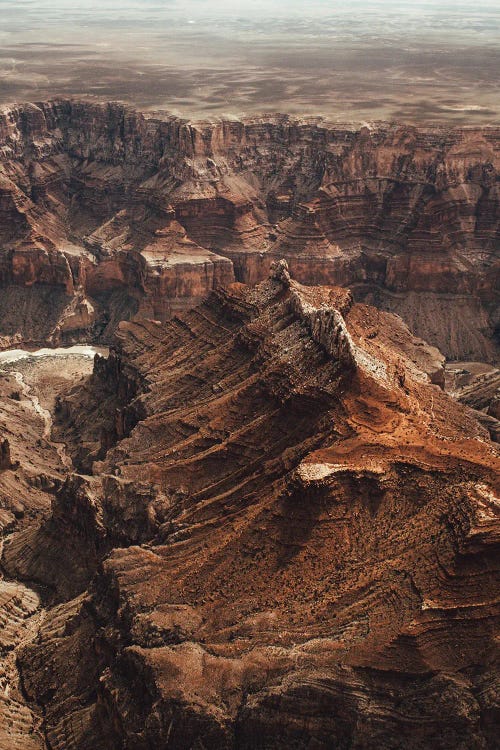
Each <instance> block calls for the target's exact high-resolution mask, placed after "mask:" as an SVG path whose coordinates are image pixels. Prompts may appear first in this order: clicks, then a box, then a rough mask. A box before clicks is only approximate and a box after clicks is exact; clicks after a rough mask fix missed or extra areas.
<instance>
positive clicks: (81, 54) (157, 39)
mask: <svg viewBox="0 0 500 750" xmlns="http://www.w3.org/2000/svg"><path fill="white" fill-rule="evenodd" d="M0 19H1V20H0V42H1V46H0V102H2V103H8V102H12V101H15V100H17V101H20V100H40V99H45V98H50V97H54V96H69V95H72V96H91V97H95V98H97V99H118V100H122V101H126V102H130V103H132V104H134V105H136V106H138V107H140V108H145V109H166V110H169V111H171V112H174V113H176V114H179V115H183V116H187V117H206V116H210V115H212V114H215V115H237V116H241V115H244V114H255V113H257V112H259V113H260V112H269V111H281V112H287V113H290V114H296V115H324V116H326V117H329V118H332V119H337V120H358V121H362V120H366V119H402V120H407V121H414V122H424V123H425V122H428V123H433V122H448V121H451V122H457V123H462V122H471V123H477V124H479V123H483V122H485V123H487V122H498V121H499V110H498V102H497V100H498V70H499V69H500V9H499V8H498V7H497V4H496V3H495V2H493V1H492V0H482V1H480V2H479V3H478V4H477V5H475V6H471V4H470V3H464V2H454V1H453V0H444V1H443V2H439V3H436V2H433V1H432V0H419V1H418V2H408V1H406V2H396V1H395V0H353V2H351V3H350V5H349V7H347V6H346V4H345V3H343V2H338V1H337V2H332V0H313V2H309V3H307V6H304V3H302V2H299V1H298V0H292V1H291V2H286V3H285V2H281V1H278V0H270V1H267V2H264V0H256V1H255V2H252V3H249V2H242V1H241V0H235V2H230V3H227V2H216V1H212V0H209V1H206V0H188V1H187V2H180V0H164V2H159V1H158V0H156V1H155V0H104V1H103V2H98V1H97V0H89V2H86V3H85V4H84V5H82V6H75V5H74V4H73V3H71V2H65V1H63V0H0Z"/></svg>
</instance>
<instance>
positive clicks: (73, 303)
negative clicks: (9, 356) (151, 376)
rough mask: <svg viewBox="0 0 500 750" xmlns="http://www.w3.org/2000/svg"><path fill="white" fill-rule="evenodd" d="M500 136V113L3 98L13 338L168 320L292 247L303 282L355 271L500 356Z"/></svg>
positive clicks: (359, 289) (478, 354) (446, 340)
mask: <svg viewBox="0 0 500 750" xmlns="http://www.w3.org/2000/svg"><path fill="white" fill-rule="evenodd" d="M499 142H500V131H499V130H498V128H493V127H489V128H456V129H446V128H433V129H428V130H425V129H418V128H415V127H410V126H404V125H397V124H391V123H374V124H372V125H370V126H364V127H362V128H358V127H357V126H354V125H346V126H338V125H331V124H328V123H326V122H323V121H321V120H300V121H299V120H292V119H290V118H288V117H284V116H276V117H270V118H267V119H265V118H254V119H250V120H247V121H244V122H239V121H231V122H220V121H218V122H213V123H209V122H206V123H203V122H201V123H190V122H186V121H182V120H179V119H178V118H175V117H172V116H168V115H165V114H158V115H154V116H153V115H151V114H148V115H142V114H140V113H138V112H134V111H133V110H131V109H128V108H126V107H124V106H122V105H118V104H109V105H97V104H91V103H81V102H72V101H55V102H48V103H39V104H36V105H34V104H30V105H23V106H19V107H17V108H11V109H4V110H2V112H1V113H0V284H1V286H2V296H1V299H0V320H1V321H2V322H1V330H0V333H1V335H2V336H3V337H4V339H3V343H4V344H6V345H7V344H9V343H10V342H12V341H14V340H16V339H21V340H24V341H32V342H38V341H43V342H45V341H47V340H52V341H54V342H58V341H60V340H63V341H64V340H76V339H78V338H81V337H83V336H85V337H88V336H89V335H92V336H94V337H101V338H102V337H104V338H105V337H106V336H108V335H109V334H110V333H111V332H112V330H113V329H114V328H115V327H116V324H117V323H118V322H119V320H121V319H130V318H132V317H134V316H135V315H138V316H139V317H149V318H154V319H159V320H166V319H168V318H169V317H171V315H172V314H175V313H176V312H178V311H180V310H183V309H187V308H189V307H193V306H195V305H196V304H198V303H199V302H200V301H201V300H202V299H204V298H205V297H206V296H207V294H208V293H209V292H210V291H211V290H212V289H213V288H215V287H216V286H218V285H220V284H225V283H228V282H230V281H232V280H234V279H235V278H236V279H237V280H239V281H242V282H245V283H255V282H258V281H260V280H262V279H264V278H266V276H267V274H268V271H269V267H270V264H271V262H272V261H273V259H277V258H282V257H283V258H286V259H287V261H288V263H289V267H290V272H291V274H292V277H294V278H296V279H297V280H298V281H300V282H302V283H304V284H312V285H314V284H331V283H333V284H337V285H346V286H350V287H351V288H352V289H353V292H354V294H355V297H356V299H358V300H364V301H368V302H370V303H372V304H376V305H377V306H380V307H381V308H383V309H387V310H390V311H393V312H396V313H398V314H400V315H401V316H402V317H403V318H404V319H405V320H406V322H407V323H408V324H409V325H410V327H411V329H412V330H413V332H414V333H415V334H417V335H419V336H421V337H423V338H425V339H426V340H428V341H430V342H431V343H432V344H434V345H436V346H438V347H439V348H440V349H441V350H442V351H443V352H444V353H445V354H446V355H447V356H448V357H449V358H452V359H478V360H482V361H495V360H496V359H498V341H497V339H495V330H497V328H498V325H499V318H498V310H499V307H500V306H499V268H500V265H499V255H498V254H499V248H500V241H499V239H500V237H499V220H500V200H499V187H498V185H499V182H498V180H499V156H498V154H499ZM49 300H50V301H49ZM14 311H15V312H14Z"/></svg>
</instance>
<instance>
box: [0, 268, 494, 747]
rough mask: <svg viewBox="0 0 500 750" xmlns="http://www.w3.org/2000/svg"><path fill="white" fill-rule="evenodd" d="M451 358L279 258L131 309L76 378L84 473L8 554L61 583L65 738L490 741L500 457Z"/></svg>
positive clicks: (37, 666) (41, 660) (55, 493)
mask: <svg viewBox="0 0 500 750" xmlns="http://www.w3.org/2000/svg"><path fill="white" fill-rule="evenodd" d="M443 364H444V358H443V356H442V355H441V354H440V353H439V351H438V350H437V349H435V348H434V347H432V346H429V345H427V344H425V343H424V342H423V341H422V340H420V339H417V338H416V337H415V336H413V335H412V334H411V333H410V331H409V330H408V328H407V327H406V325H405V324H404V323H403V322H402V321H401V319H400V318H398V317H397V316H395V315H393V314H391V313H387V312H383V311H380V310H378V309H376V308H374V307H370V306H368V305H366V304H363V303H356V302H355V300H354V299H353V296H352V294H351V293H350V292H349V291H348V290H346V289H345V288H340V287H327V286H303V285H300V284H299V283H298V282H296V281H295V280H293V279H292V278H291V276H290V273H289V269H288V268H287V265H286V263H285V262H284V261H280V262H278V263H274V264H273V265H272V268H271V271H270V275H269V277H268V279H267V280H266V281H264V282H261V283H260V284H258V285H257V286H253V287H248V286H245V285H243V284H241V283H238V282H235V283H232V284H230V285H227V286H226V287H224V288H218V289H217V290H215V291H213V292H212V293H211V294H210V295H209V297H208V299H207V300H206V301H205V302H204V303H203V304H201V305H199V306H197V307H196V308H194V309H193V310H191V311H187V312H184V313H180V314H179V315H178V316H176V317H175V318H174V319H171V320H169V321H167V322H165V323H161V322H159V321H153V320H142V319H137V320H135V321H128V322H122V323H121V325H120V326H119V327H118V329H117V331H116V333H115V339H114V345H113V347H112V350H111V353H110V355H109V357H107V358H104V357H96V359H95V361H94V370H93V373H92V375H91V376H90V377H87V378H84V379H81V380H80V379H79V380H78V381H77V382H76V383H75V384H74V385H73V386H72V387H70V388H69V390H68V389H67V390H66V391H65V392H60V393H59V398H58V401H57V408H56V414H55V429H56V432H55V435H54V437H57V440H59V441H64V442H65V443H66V446H67V449H66V450H67V454H68V455H69V456H71V458H72V459H73V466H74V468H75V470H76V471H77V472H78V473H77V474H71V473H70V475H69V476H67V477H66V478H65V479H64V477H60V478H59V481H57V482H56V483H55V484H54V486H53V489H52V502H51V505H50V510H49V509H47V508H45V510H44V511H43V512H42V513H35V510H34V511H33V516H34V521H32V522H31V524H25V525H24V527H23V528H21V529H19V530H18V531H17V532H15V533H14V535H13V536H12V537H11V538H10V539H9V540H8V543H7V544H6V545H5V548H4V552H3V559H2V564H3V566H4V569H5V570H6V571H7V572H8V574H9V575H10V576H11V577H12V578H14V579H22V580H27V581H30V582H37V583H39V584H42V589H41V590H42V591H43V592H46V593H44V596H45V599H44V603H45V606H46V611H45V612H44V616H43V617H42V618H40V620H39V621H38V622H37V624H36V628H35V629H34V631H33V635H32V637H31V638H26V639H25V640H24V641H23V643H22V644H21V645H20V646H19V648H18V650H17V661H18V664H19V666H20V669H21V674H22V684H23V696H24V699H25V701H27V702H28V705H29V706H30V709H32V710H33V711H34V712H35V715H36V716H37V717H38V720H39V723H38V725H37V726H38V727H40V728H41V732H42V735H43V738H46V739H47V744H46V746H47V747H50V748H53V749H55V750H68V749H71V750H72V749H75V750H77V749H78V750H85V749H86V748H88V747H90V746H92V747H93V748H95V749H96V750H101V749H102V750H105V749H106V750H107V749H108V748H122V747H130V748H138V749H139V748H140V749H141V750H142V749H143V748H144V750H146V748H160V747H164V748H172V749H174V750H181V749H183V750H192V748H206V750H219V749H220V748H226V749H227V750H254V749H258V750H264V749H265V750H269V748H275V749H276V750H278V749H279V750H288V749H289V748H304V750H305V748H311V747H315V748H324V750H329V749H330V748H332V747H343V748H346V749H350V748H352V749H353V750H354V748H358V749H359V750H361V749H363V750H380V749H381V748H382V749H383V750H389V749H391V750H399V749H401V750H402V749H403V748H404V749H405V750H407V749H408V748H410V749H411V750H420V749H421V748H440V750H456V748H457V747H460V748H463V750H466V748H467V750H468V748H485V749H486V748H488V747H492V746H493V745H494V742H495V738H496V731H497V726H498V702H497V698H498V691H497V690H496V680H497V669H496V661H495V660H496V655H497V651H496V640H495V634H496V633H497V631H498V615H499V612H498V605H497V602H496V593H497V590H498V544H499V538H500V537H499V533H498V487H497V481H498V471H499V469H500V462H499V456H498V451H497V449H496V446H495V444H494V443H492V442H490V441H489V440H488V433H487V430H486V429H485V428H484V427H482V426H481V425H479V424H478V422H477V420H476V417H475V415H474V412H472V411H471V410H470V409H468V408H466V407H465V406H462V405H461V404H459V403H458V402H456V401H453V400H452V399H451V398H450V397H449V396H448V395H447V394H446V393H445V392H444V391H443V390H442V388H440V387H439V385H440V384H442V382H443ZM2 382H3V381H1V380H0V386H1V385H2ZM15 406H16V404H15V403H14V404H13V405H12V406H11V408H12V409H14V408H15ZM22 424H23V423H20V429H19V431H21V429H22ZM15 452H16V455H19V456H22V455H23V454H22V453H21V447H20V445H19V438H18V439H17V442H16V443H15ZM24 460H25V459H24ZM33 460H36V450H35V451H34V453H33ZM32 466H33V465H32ZM7 473H9V472H7ZM10 474H12V471H11V472H10ZM3 476H4V475H3V474H2V473H0V479H2V477H3ZM3 481H5V479H3ZM11 481H12V483H13V484H14V481H13V480H11ZM18 486H22V485H18ZM32 585H34V584H32ZM35 606H36V604H35ZM26 609H29V608H28V607H27V606H26ZM20 726H21V725H20ZM30 726H31V725H30V724H29V723H28V722H25V723H24V724H23V725H22V726H21V728H20V730H19V731H20V732H21V730H22V731H24V732H25V734H24V737H27V732H28V730H27V729H24V730H23V729H22V727H28V728H29V727H30ZM33 734H36V733H34V732H32V735H33ZM36 736H38V735H36ZM0 746H2V745H1V735H0ZM25 746H28V745H27V744H25ZM5 747H8V745H5ZM21 747H22V745H21ZM37 747H43V743H42V742H40V745H37Z"/></svg>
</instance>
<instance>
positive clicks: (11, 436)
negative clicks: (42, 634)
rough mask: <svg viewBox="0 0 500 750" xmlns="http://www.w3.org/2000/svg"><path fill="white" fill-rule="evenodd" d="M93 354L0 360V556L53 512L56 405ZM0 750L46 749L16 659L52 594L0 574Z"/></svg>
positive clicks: (60, 469) (81, 350) (61, 450)
mask: <svg viewBox="0 0 500 750" xmlns="http://www.w3.org/2000/svg"><path fill="white" fill-rule="evenodd" d="M96 351H99V352H100V353H102V354H105V353H106V351H107V350H106V349H104V348H99V349H95V348H94V347H90V346H88V347H85V346H75V347H71V348H68V349H66V350H52V351H51V350H50V349H48V350H39V351H36V352H29V351H24V350H14V351H12V350H11V351H7V352H3V353H1V352H0V433H1V435H2V438H3V439H4V440H5V439H7V440H8V444H9V451H10V452H12V454H13V455H15V456H16V461H15V462H12V463H11V466H9V467H7V466H6V465H5V464H4V465H3V466H2V468H1V470H0V493H1V497H2V501H1V504H2V508H1V510H0V527H1V548H2V551H3V545H4V543H7V544H9V542H10V540H11V537H12V535H13V534H15V533H16V532H19V531H20V530H21V529H23V528H25V527H26V526H29V525H31V524H33V523H34V522H35V521H37V520H39V519H40V518H44V517H46V516H47V514H48V513H49V512H50V503H51V497H52V494H53V492H54V489H55V488H56V487H57V485H58V484H59V483H61V482H62V481H63V480H64V477H65V475H66V474H67V472H68V471H70V470H71V468H72V464H71V459H70V458H69V456H68V455H67V453H66V450H65V447H64V444H62V443H59V442H55V441H53V440H52V422H53V416H54V411H55V405H56V400H57V398H58V397H59V396H60V395H61V394H62V393H64V392H65V391H66V390H67V389H68V388H70V387H72V386H74V384H75V383H77V382H78V381H81V380H83V379H86V378H88V376H89V375H90V373H91V372H92V368H93V356H94V353H95V352H96ZM0 576H1V579H0V625H1V635H0V747H1V748H2V750H3V749H4V748H5V749H7V748H19V750H21V749H22V750H29V748H41V747H45V743H44V740H43V732H42V731H41V730H40V727H41V723H42V717H41V714H40V711H39V710H38V709H37V708H34V710H32V707H31V706H30V702H29V701H28V700H26V698H25V694H24V691H23V685H22V679H21V675H20V673H19V669H18V664H17V651H18V649H20V648H22V647H23V645H25V644H27V643H29V642H33V641H36V638H37V635H38V630H39V628H40V625H41V623H42V622H43V619H44V616H45V605H46V604H47V603H49V602H50V600H51V593H50V590H49V589H47V588H46V587H43V586H39V585H36V584H34V583H33V582H30V581H27V582H22V581H21V580H16V579H15V578H12V577H11V576H9V575H8V574H7V573H6V572H5V571H4V570H1V572H0Z"/></svg>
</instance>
